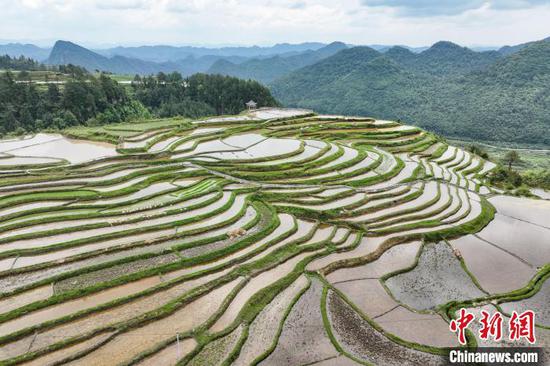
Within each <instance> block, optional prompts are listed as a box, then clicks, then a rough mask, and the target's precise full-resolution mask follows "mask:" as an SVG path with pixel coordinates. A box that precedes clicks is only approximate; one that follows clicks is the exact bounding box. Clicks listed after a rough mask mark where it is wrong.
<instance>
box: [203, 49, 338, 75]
mask: <svg viewBox="0 0 550 366" xmlns="http://www.w3.org/2000/svg"><path fill="white" fill-rule="evenodd" d="M346 48H347V46H346V44H344V43H342V42H333V43H331V44H329V45H326V46H324V47H322V48H319V49H317V50H316V51H311V50H308V51H305V52H302V53H300V54H297V55H294V56H287V57H282V56H279V55H277V56H274V57H271V58H264V59H257V58H254V59H251V60H248V61H245V62H242V63H239V64H236V63H233V62H230V61H228V60H218V61H216V62H215V63H214V64H213V65H212V66H211V67H210V68H209V69H208V73H210V74H222V75H229V76H235V77H238V78H241V79H254V80H257V81H260V82H262V83H266V84H267V83H270V82H272V81H273V80H275V79H278V78H280V77H282V76H284V75H286V74H288V73H290V72H291V71H294V70H297V69H299V68H300V67H304V66H307V65H311V64H314V63H315V62H318V61H320V60H322V59H324V58H326V57H329V56H331V55H333V54H335V53H337V52H338V51H341V50H343V49H346Z"/></svg>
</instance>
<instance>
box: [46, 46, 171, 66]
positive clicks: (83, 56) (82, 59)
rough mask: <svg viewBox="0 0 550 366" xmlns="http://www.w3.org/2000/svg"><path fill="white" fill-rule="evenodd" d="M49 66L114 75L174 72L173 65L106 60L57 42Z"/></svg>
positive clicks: (93, 53) (81, 49)
mask: <svg viewBox="0 0 550 366" xmlns="http://www.w3.org/2000/svg"><path fill="white" fill-rule="evenodd" d="M46 63H47V64H49V65H65V64H73V65H78V66H82V67H84V68H86V69H87V70H88V71H94V70H100V71H109V72H112V73H116V74H152V73H156V72H159V71H164V72H170V71H176V70H177V69H178V66H177V65H176V64H174V63H154V62H150V61H143V60H139V59H132V58H128V57H123V56H114V57H112V58H108V57H105V56H102V55H100V54H98V53H95V52H93V51H90V50H88V49H86V48H84V47H81V46H79V45H77V44H74V43H72V42H67V41H57V42H56V43H55V45H54V47H53V49H52V51H51V53H50V56H49V57H48V59H47V60H46Z"/></svg>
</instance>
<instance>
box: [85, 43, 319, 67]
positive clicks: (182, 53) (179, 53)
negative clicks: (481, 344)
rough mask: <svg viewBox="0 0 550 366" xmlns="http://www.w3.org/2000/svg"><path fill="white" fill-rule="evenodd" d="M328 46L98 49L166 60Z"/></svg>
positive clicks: (266, 54)
mask: <svg viewBox="0 0 550 366" xmlns="http://www.w3.org/2000/svg"><path fill="white" fill-rule="evenodd" d="M324 46H326V44H324V43H319V42H305V43H299V44H289V43H278V44H276V45H274V46H270V47H260V46H250V47H244V46H243V47H220V48H209V47H194V46H180V47H177V46H163V45H158V46H139V47H114V48H109V49H105V50H96V52H97V53H100V54H102V55H104V56H115V55H118V56H125V57H131V58H138V59H142V60H147V61H154V62H165V61H175V60H180V59H184V58H187V57H189V56H193V57H202V56H218V57H242V58H251V57H271V56H274V55H281V54H297V53H300V52H304V51H315V50H318V49H319V48H322V47H324Z"/></svg>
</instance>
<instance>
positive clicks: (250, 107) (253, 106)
mask: <svg viewBox="0 0 550 366" xmlns="http://www.w3.org/2000/svg"><path fill="white" fill-rule="evenodd" d="M246 107H247V108H248V110H249V111H253V110H254V109H256V108H257V107H258V103H256V102H255V101H253V100H250V101H248V102H247V103H246Z"/></svg>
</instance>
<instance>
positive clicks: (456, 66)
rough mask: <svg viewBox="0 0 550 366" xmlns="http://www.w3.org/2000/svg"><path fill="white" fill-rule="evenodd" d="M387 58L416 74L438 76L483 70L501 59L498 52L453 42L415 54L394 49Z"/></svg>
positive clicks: (400, 48)
mask: <svg viewBox="0 0 550 366" xmlns="http://www.w3.org/2000/svg"><path fill="white" fill-rule="evenodd" d="M386 56H387V57H389V58H391V59H393V60H394V61H396V62H397V63H398V64H400V65H401V66H403V67H405V68H407V69H409V70H410V71H412V72H415V73H425V74H431V75H437V76H449V75H457V74H464V73H467V72H471V71H475V70H479V69H483V68H485V67H487V66H488V65H490V64H492V63H494V62H495V61H496V60H498V59H499V58H500V57H501V54H500V53H498V52H496V51H484V52H475V51H472V50H470V49H469V48H466V47H461V46H459V45H457V44H455V43H452V42H445V41H441V42H437V43H435V44H434V45H433V46H431V47H430V48H428V49H427V50H425V51H422V52H420V53H418V54H415V53H413V52H411V51H409V50H406V49H404V48H402V47H393V48H391V49H389V50H388V51H387V52H386Z"/></svg>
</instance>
